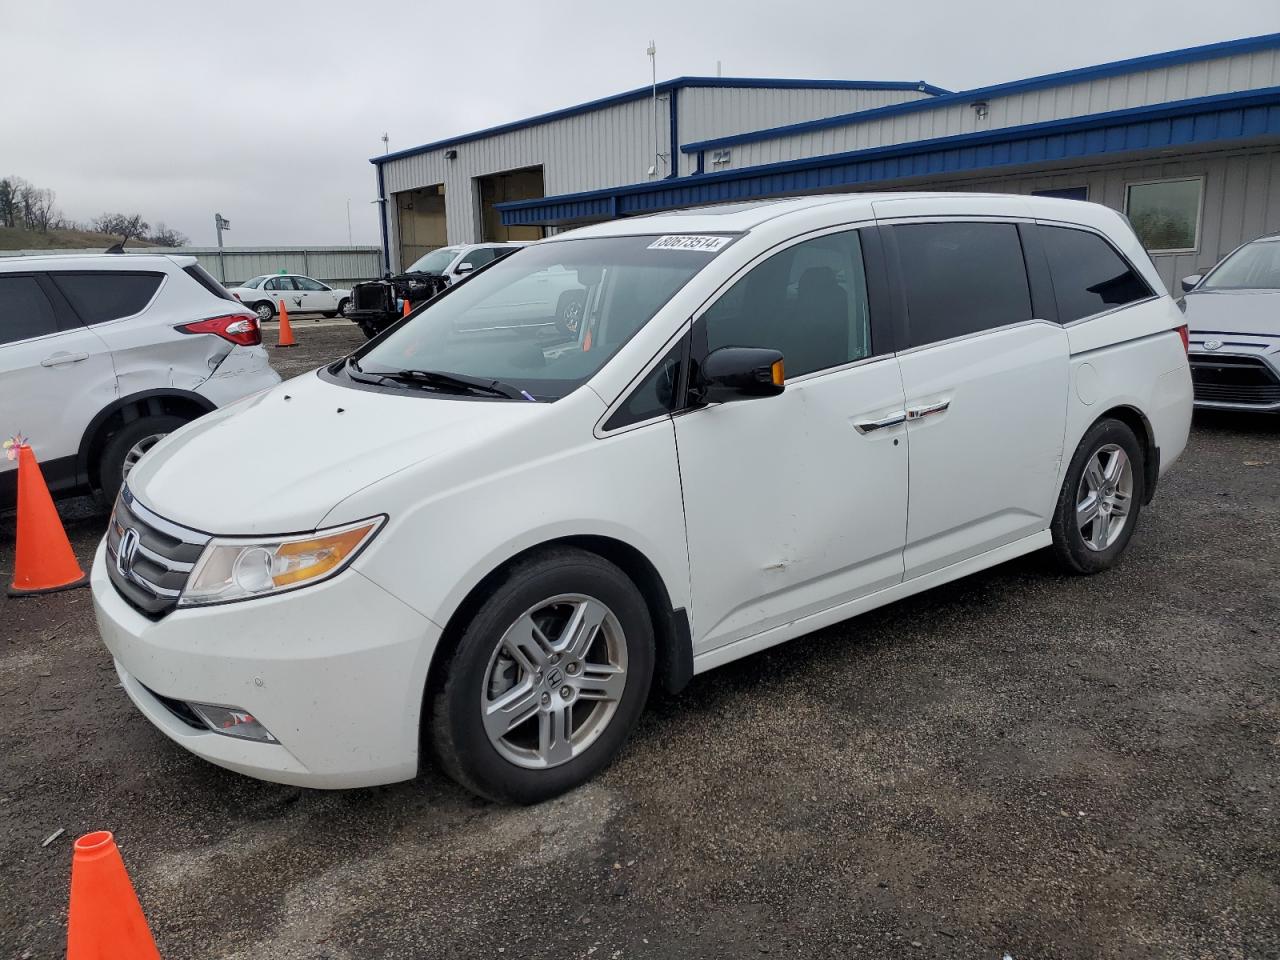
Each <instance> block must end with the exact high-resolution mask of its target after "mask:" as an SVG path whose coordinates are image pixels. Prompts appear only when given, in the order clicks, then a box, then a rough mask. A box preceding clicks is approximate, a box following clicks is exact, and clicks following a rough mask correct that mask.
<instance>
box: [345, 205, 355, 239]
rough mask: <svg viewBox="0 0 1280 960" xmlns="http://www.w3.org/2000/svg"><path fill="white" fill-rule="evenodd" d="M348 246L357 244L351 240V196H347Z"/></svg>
mask: <svg viewBox="0 0 1280 960" xmlns="http://www.w3.org/2000/svg"><path fill="white" fill-rule="evenodd" d="M347 246H348V247H352V246H355V244H354V243H353V242H352V240H351V198H350V197H347Z"/></svg>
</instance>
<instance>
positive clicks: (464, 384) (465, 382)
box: [381, 370, 533, 400]
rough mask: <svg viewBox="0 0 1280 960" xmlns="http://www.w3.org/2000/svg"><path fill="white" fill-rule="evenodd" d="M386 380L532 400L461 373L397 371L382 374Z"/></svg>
mask: <svg viewBox="0 0 1280 960" xmlns="http://www.w3.org/2000/svg"><path fill="white" fill-rule="evenodd" d="M381 376H384V377H386V378H387V379H388V380H402V381H408V382H410V383H421V384H425V385H426V386H429V387H436V388H437V389H441V390H455V391H466V390H474V391H478V392H480V393H487V394H489V395H491V396H495V397H505V398H506V399H508V400H532V399H533V397H532V396H531V395H530V394H528V393H526V392H525V391H523V390H521V389H520V388H519V387H514V386H512V385H511V384H509V383H504V382H503V381H501V380H487V379H484V378H481V377H468V376H466V375H465V374H461V373H445V372H444V371H443V370H397V371H396V372H395V373H382V374H381Z"/></svg>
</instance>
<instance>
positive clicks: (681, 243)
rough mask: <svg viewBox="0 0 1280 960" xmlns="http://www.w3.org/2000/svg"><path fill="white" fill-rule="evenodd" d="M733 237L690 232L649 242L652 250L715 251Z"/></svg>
mask: <svg viewBox="0 0 1280 960" xmlns="http://www.w3.org/2000/svg"><path fill="white" fill-rule="evenodd" d="M732 239H733V238H732V237H710V236H708V237H700V236H695V235H694V234H690V233H681V234H675V235H672V236H666V237H659V238H658V239H657V240H655V241H653V243H651V244H649V249H650V250H697V251H701V252H704V253H715V252H716V251H717V250H719V249H720V248H722V247H724V246H725V245H727V244H728V243H729V241H730V240H732Z"/></svg>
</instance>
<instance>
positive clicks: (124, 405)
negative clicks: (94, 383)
mask: <svg viewBox="0 0 1280 960" xmlns="http://www.w3.org/2000/svg"><path fill="white" fill-rule="evenodd" d="M215 409H217V407H216V406H215V404H214V403H213V402H212V401H210V400H209V399H207V398H206V397H202V396H201V395H200V394H198V393H194V392H193V391H190V390H177V389H173V388H161V389H156V390H143V391H141V392H139V393H133V394H130V395H129V396H127V397H120V398H119V399H117V400H114V401H112V403H110V404H109V405H108V406H106V407H104V408H103V409H102V410H100V411H98V414H97V416H95V417H94V418H93V419H92V420H91V421H90V422H89V426H87V427H86V428H85V431H84V434H83V436H82V437H81V439H80V449H79V451H78V452H77V454H76V474H77V480H78V482H79V483H80V484H81V485H87V486H90V487H94V488H96V487H97V486H98V485H99V482H98V481H99V477H98V462H97V461H98V456H99V454H101V453H102V448H103V447H104V446H106V444H107V441H108V440H109V439H110V438H111V435H112V434H113V433H114V432H115V431H116V430H118V429H119V428H120V427H122V426H124V425H125V424H128V423H132V422H133V421H135V420H137V419H139V418H141V417H158V416H165V415H170V416H185V417H187V418H188V419H190V420H194V419H196V418H197V417H202V416H204V415H205V414H206V413H210V412H212V411H213V410H215Z"/></svg>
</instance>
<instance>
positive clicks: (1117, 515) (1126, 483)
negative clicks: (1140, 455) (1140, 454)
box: [1076, 443, 1133, 552]
mask: <svg viewBox="0 0 1280 960" xmlns="http://www.w3.org/2000/svg"><path fill="white" fill-rule="evenodd" d="M1132 504H1133V462H1132V461H1131V460H1130V459H1129V455H1128V454H1127V453H1125V452H1124V449H1123V448H1121V447H1120V446H1118V445H1117V444H1114V443H1108V444H1106V445H1105V446H1103V447H1101V448H1100V449H1098V450H1097V451H1096V452H1095V453H1094V454H1093V456H1091V457H1090V458H1089V462H1088V463H1086V464H1085V468H1084V473H1083V475H1082V476H1081V477H1080V486H1079V488H1078V489H1077V491H1076V526H1077V527H1078V528H1079V530H1080V536H1081V538H1082V539H1083V540H1084V544H1085V546H1086V547H1088V548H1089V549H1090V550H1094V551H1097V552H1101V551H1103V550H1106V549H1107V548H1108V547H1110V546H1111V545H1112V544H1113V543H1115V542H1116V541H1117V540H1118V539H1120V535H1121V534H1122V533H1123V532H1124V528H1125V525H1126V524H1127V523H1128V522H1129V513H1130V509H1131V507H1132Z"/></svg>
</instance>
